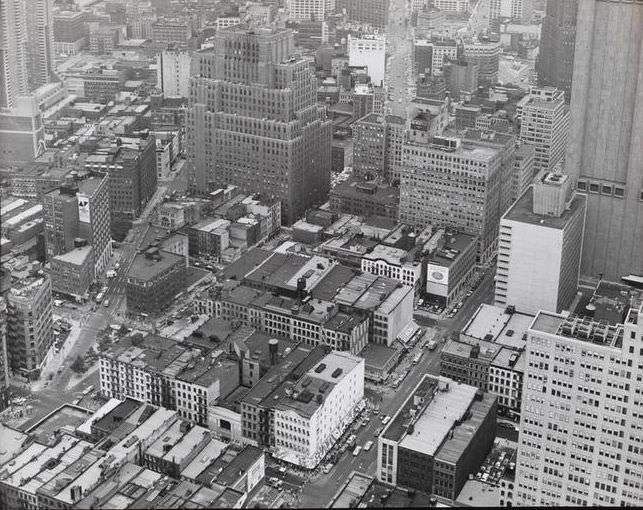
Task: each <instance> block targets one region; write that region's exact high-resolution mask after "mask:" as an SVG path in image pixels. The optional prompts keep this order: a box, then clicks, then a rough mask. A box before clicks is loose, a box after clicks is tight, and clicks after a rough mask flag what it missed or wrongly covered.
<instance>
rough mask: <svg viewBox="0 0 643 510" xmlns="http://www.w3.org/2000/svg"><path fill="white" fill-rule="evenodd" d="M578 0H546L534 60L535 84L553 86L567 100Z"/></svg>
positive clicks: (569, 94) (572, 61)
mask: <svg viewBox="0 0 643 510" xmlns="http://www.w3.org/2000/svg"><path fill="white" fill-rule="evenodd" d="M577 12H578V0H556V1H555V2H547V10H546V11H545V17H544V19H543V24H542V32H541V36H540V53H539V55H538V60H537V61H536V72H537V73H538V85H539V86H541V87H543V86H550V87H556V88H558V89H560V90H563V91H564V92H565V101H567V102H569V101H570V100H571V94H572V73H573V70H574V47H575V43H576V14H577Z"/></svg>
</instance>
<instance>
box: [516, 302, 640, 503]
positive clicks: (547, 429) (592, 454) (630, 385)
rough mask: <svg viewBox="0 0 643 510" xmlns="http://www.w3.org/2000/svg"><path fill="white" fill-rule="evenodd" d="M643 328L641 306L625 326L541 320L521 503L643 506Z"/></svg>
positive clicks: (544, 316) (548, 316)
mask: <svg viewBox="0 0 643 510" xmlns="http://www.w3.org/2000/svg"><path fill="white" fill-rule="evenodd" d="M642 325H643V307H642V305H641V301H640V300H638V301H636V300H635V301H633V302H632V303H631V306H630V307H629V310H628V311H627V312H626V314H625V320H624V321H623V323H621V324H615V325H614V324H609V323H606V322H604V321H601V322H599V321H594V320H592V319H590V318H581V317H574V316H571V317H568V318H565V317H563V316H562V315H559V314H554V313H551V312H545V311H540V312H539V313H538V314H537V315H536V318H535V320H534V322H533V324H532V325H531V327H530V328H529V330H528V332H527V366H526V373H525V383H524V389H523V402H522V411H521V424H520V435H519V439H520V447H519V448H518V459H517V463H516V482H517V491H516V495H515V496H514V504H516V505H527V506H537V505H542V506H550V505H568V506H602V505H609V506H632V507H638V506H641V505H642V504H643V492H642V491H641V476H640V475H641V472H642V470H643V461H642V460H641V459H642V456H641V452H642V450H641V441H640V438H641V415H642V413H643V404H642V402H641V398H640V395H641V392H642V391H643V385H642V383H641V378H642V374H643V349H642V348H641V345H642V340H643V330H642V327H641V326H642Z"/></svg>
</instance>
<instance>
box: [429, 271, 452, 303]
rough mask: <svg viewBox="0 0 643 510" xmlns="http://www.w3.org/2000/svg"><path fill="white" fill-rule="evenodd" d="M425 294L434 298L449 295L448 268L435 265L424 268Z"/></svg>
mask: <svg viewBox="0 0 643 510" xmlns="http://www.w3.org/2000/svg"><path fill="white" fill-rule="evenodd" d="M426 292H427V293H428V294H434V295H436V296H448V295H449V268H448V267H443V266H438V265H436V264H427V266H426Z"/></svg>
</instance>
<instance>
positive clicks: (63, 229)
mask: <svg viewBox="0 0 643 510" xmlns="http://www.w3.org/2000/svg"><path fill="white" fill-rule="evenodd" d="M76 191H77V190H76V189H70V188H67V187H62V188H60V189H56V190H53V191H50V192H49V193H45V195H44V196H43V198H42V209H43V215H44V220H45V249H46V250H47V258H48V259H51V258H52V257H55V256H56V255H62V254H63V253H67V252H68V251H71V250H73V249H74V238H75V237H77V236H78V200H77V198H76Z"/></svg>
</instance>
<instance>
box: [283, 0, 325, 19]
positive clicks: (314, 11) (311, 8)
mask: <svg viewBox="0 0 643 510" xmlns="http://www.w3.org/2000/svg"><path fill="white" fill-rule="evenodd" d="M286 6H287V9H288V15H289V16H288V17H289V18H290V20H292V21H323V20H325V19H326V18H327V17H328V16H329V15H330V14H333V13H334V12H335V0H286Z"/></svg>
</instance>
